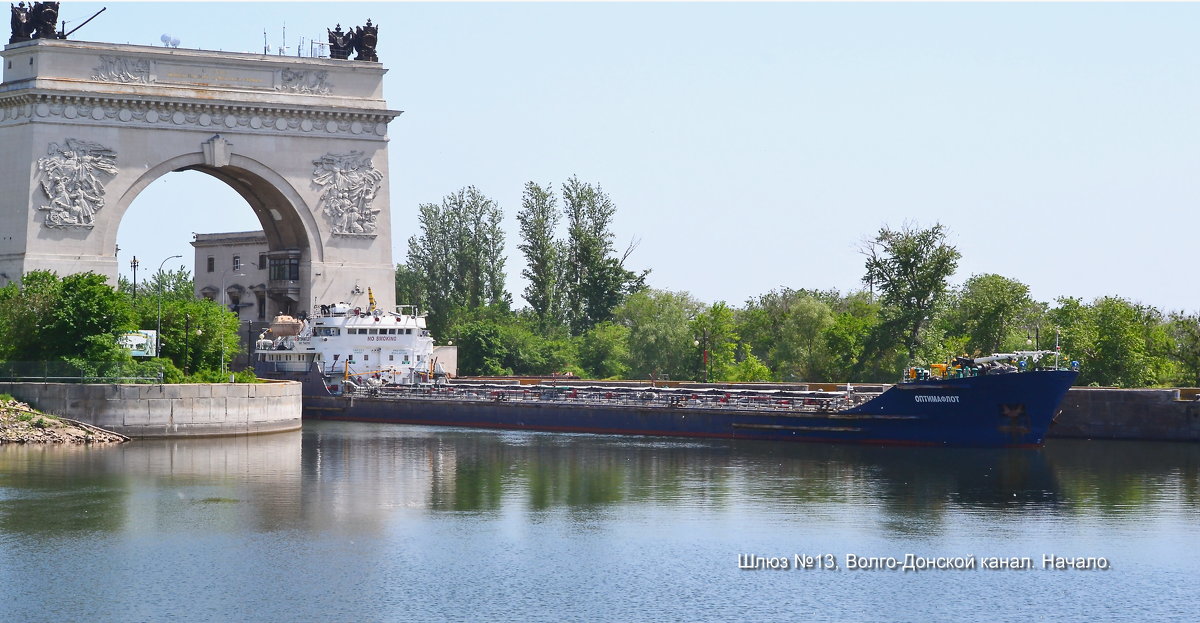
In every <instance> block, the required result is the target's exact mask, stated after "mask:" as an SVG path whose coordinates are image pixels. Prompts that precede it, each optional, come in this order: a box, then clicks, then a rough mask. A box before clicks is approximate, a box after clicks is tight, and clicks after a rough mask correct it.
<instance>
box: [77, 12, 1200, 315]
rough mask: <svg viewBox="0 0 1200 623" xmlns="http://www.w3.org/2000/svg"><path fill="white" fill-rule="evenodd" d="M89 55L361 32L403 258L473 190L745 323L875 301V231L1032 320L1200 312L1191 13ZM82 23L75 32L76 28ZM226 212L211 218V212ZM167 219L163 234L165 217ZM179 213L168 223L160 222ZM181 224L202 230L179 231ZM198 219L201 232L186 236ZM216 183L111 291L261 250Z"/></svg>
mask: <svg viewBox="0 0 1200 623" xmlns="http://www.w3.org/2000/svg"><path fill="white" fill-rule="evenodd" d="M101 6H108V7H109V8H108V11H107V12H106V13H105V14H103V15H101V16H100V17H99V18H97V19H96V20H95V21H93V22H92V23H91V24H89V25H87V26H86V27H84V29H82V30H81V31H80V32H79V33H77V34H76V35H75V36H74V37H73V38H76V39H85V40H94V41H107V42H117V43H134V44H145V45H158V44H159V36H160V35H161V34H163V33H169V34H172V35H173V36H175V37H178V38H179V39H180V40H181V42H182V43H181V47H190V48H203V49H210V50H211V49H218V50H220V49H223V50H233V51H261V50H262V45H263V30H264V29H266V30H267V32H268V38H269V40H270V42H271V45H272V46H273V47H275V46H278V45H279V43H280V40H281V36H282V35H281V29H282V27H283V26H284V24H285V23H286V26H287V44H288V45H289V46H292V51H291V53H292V54H294V53H295V45H296V44H297V41H298V38H299V37H301V36H303V37H305V38H306V39H308V38H312V37H320V36H321V35H322V34H323V33H324V32H325V28H326V27H332V26H333V25H334V24H335V23H338V22H340V23H341V24H342V25H343V26H346V25H351V24H359V23H362V22H365V21H366V19H367V18H371V19H373V20H374V21H375V22H377V23H379V24H380V25H381V28H380V44H379V56H380V60H381V61H382V62H383V64H384V66H385V67H387V68H388V69H389V70H390V71H389V73H388V75H387V78H386V83H385V84H386V88H385V91H386V96H387V100H388V103H389V105H390V107H391V108H393V109H399V110H403V111H405V112H404V114H403V115H402V116H401V117H399V118H398V119H397V120H396V121H394V122H393V123H392V125H391V127H390V136H391V139H392V142H391V144H390V147H389V154H390V166H391V178H390V183H391V185H392V186H391V198H392V206H391V208H392V214H393V217H392V222H393V223H394V232H393V236H394V238H395V248H394V252H395V259H396V260H397V261H403V259H404V257H405V251H406V248H407V240H408V238H409V236H411V235H413V234H414V233H415V224H414V219H415V213H416V207H417V205H418V204H420V203H429V202H438V201H440V200H441V198H442V197H443V196H444V195H446V194H448V193H450V192H452V191H454V190H456V189H458V188H461V187H463V186H467V185H475V186H476V187H478V188H479V189H480V190H482V191H483V192H484V193H485V194H487V195H489V196H491V197H492V198H494V199H496V200H497V201H498V202H499V203H500V205H501V206H502V207H503V208H504V209H505V211H506V223H507V233H508V247H509V261H508V266H507V268H508V273H509V280H508V288H509V290H510V291H511V292H512V293H513V296H514V299H515V301H516V303H517V305H518V306H521V305H524V301H523V299H521V296H520V293H521V291H522V289H523V288H524V285H525V284H524V282H523V281H522V280H521V279H520V278H519V274H520V271H521V269H522V267H523V258H521V257H520V254H519V253H518V252H517V251H516V245H517V243H518V238H517V228H516V220H515V214H516V212H517V210H518V208H519V207H520V194H521V188H522V186H523V185H524V183H525V182H526V181H529V180H533V181H537V182H540V183H543V184H553V185H554V186H556V187H557V186H559V185H560V184H561V183H562V182H563V181H564V180H566V179H567V178H568V177H570V176H571V175H578V176H579V177H580V179H582V180H584V181H589V182H595V183H599V184H600V185H602V186H603V188H604V190H605V191H607V192H608V193H609V195H610V196H611V197H612V198H613V200H614V201H615V203H616V205H617V207H618V212H617V216H616V223H615V226H614V229H615V231H616V234H617V241H616V242H617V246H619V247H624V246H625V245H626V244H628V243H629V241H631V240H632V239H638V240H640V241H641V246H640V247H639V248H638V250H637V251H636V253H634V255H633V256H632V258H631V259H630V262H629V264H628V265H629V267H630V268H633V269H635V270H637V269H642V268H652V269H653V272H652V274H651V276H650V283H651V285H653V286H654V287H658V288H665V289H671V290H685V291H688V292H691V293H692V294H693V295H695V296H696V297H698V298H700V299H702V300H704V301H706V302H713V301H717V300H725V301H728V302H729V303H730V304H733V305H737V306H740V305H742V304H743V303H744V302H745V300H746V299H747V298H749V297H753V296H756V295H759V294H762V293H765V292H767V291H769V290H770V289H772V288H775V287H779V286H788V287H793V288H837V289H839V290H842V291H847V290H851V289H854V288H857V287H859V285H860V284H859V279H860V278H861V276H862V273H863V258H862V256H861V255H860V254H859V252H858V251H859V248H860V246H861V243H862V241H863V240H864V239H866V238H867V237H869V236H870V235H871V234H873V233H874V232H875V231H876V230H877V229H878V228H879V227H880V226H882V225H884V224H889V225H892V226H899V225H901V224H903V223H905V222H906V221H908V222H914V223H917V224H919V225H923V226H927V225H931V224H933V223H934V222H941V223H943V224H945V225H946V226H948V228H949V230H950V232H951V241H952V242H953V243H954V244H955V245H957V247H958V248H959V250H960V251H961V252H962V254H963V259H962V261H961V263H960V267H959V271H958V273H957V274H956V275H955V278H954V281H955V283H961V282H962V281H963V280H965V279H966V278H967V277H969V276H971V275H972V274H977V273H985V272H994V273H999V274H1002V275H1005V276H1007V277H1011V278H1014V279H1017V280H1020V281H1022V282H1024V283H1027V284H1029V285H1030V286H1031V288H1032V292H1033V295H1034V296H1035V297H1036V298H1038V299H1040V300H1051V299H1053V298H1054V297H1057V296H1060V295H1068V296H1079V297H1083V298H1084V299H1091V298H1093V297H1097V296H1103V295H1109V294H1113V295H1120V296H1124V297H1126V298H1129V299H1132V300H1135V301H1141V302H1144V303H1147V304H1151V305H1155V306H1157V307H1159V308H1161V309H1164V310H1173V309H1186V310H1193V311H1194V310H1198V309H1200V287H1198V284H1197V283H1196V280H1195V279H1194V277H1195V274H1196V270H1195V265H1196V260H1195V258H1196V254H1197V250H1196V249H1197V245H1196V243H1195V240H1196V239H1197V237H1200V227H1197V223H1198V221H1200V216H1198V214H1197V207H1198V205H1197V204H1198V201H1197V200H1198V199H1200V175H1198V174H1200V125H1198V123H1197V115H1200V93H1198V91H1197V89H1198V86H1200V82H1198V81H1197V76H1198V75H1200V37H1198V36H1197V33H1200V5H1196V4H1136V3H1135V4H1077V3H1065V4H1026V3H1017V4H990V3H989V4H974V3H972V4H953V3H949V4H947V3H932V4H886V3H885V4H790V3H766V4H744V3H736V4H733V3H730V4H725V3H702V4H690V3H663V4H643V3H594V4H576V3H562V4H559V3H529V4H501V3H486V4H466V3H453V4H419V3H361V4H360V3H342V2H338V3H332V2H320V3H283V2H281V3H266V4H241V3H237V4H235V3H164V4H158V3H121V2H115V3H114V2H110V3H105V4H95V3H73V2H69V1H67V2H64V3H63V5H62V10H61V16H62V17H63V18H64V19H67V20H80V19H82V18H85V17H86V16H87V15H90V14H91V13H92V12H94V11H95V10H98V9H99V7H101ZM76 23H77V22H76ZM214 204H216V205H218V206H219V209H218V210H217V211H213V210H211V209H210V206H212V205H214ZM164 206H165V207H164ZM163 210H170V211H171V214H172V217H171V219H168V220H169V222H168V223H166V224H165V225H166V226H164V224H163V220H159V219H155V220H151V219H150V218H149V217H150V215H152V214H156V213H157V214H161V213H162V211H163ZM189 219H190V220H189ZM197 219H198V220H197ZM257 228H258V226H257V223H256V222H255V221H254V220H253V217H252V215H251V212H250V210H249V209H248V208H247V207H246V206H245V204H244V203H242V201H241V199H239V198H238V197H237V196H236V195H235V194H234V193H233V192H232V191H228V190H226V189H224V187H222V186H221V184H220V183H219V182H216V181H215V180H211V179H210V178H207V177H205V176H203V175H200V174H194V173H193V174H182V173H180V174H172V175H169V176H167V177H166V178H163V179H162V180H160V181H158V182H157V183H155V184H154V185H153V186H151V187H150V188H148V189H147V190H146V191H145V193H144V194H143V197H141V198H139V199H138V201H137V202H136V203H135V204H134V207H133V208H132V209H131V211H130V212H129V216H128V218H127V219H126V220H125V222H124V223H123V225H122V228H121V234H120V245H121V248H122V252H121V255H122V266H123V272H125V273H128V271H129V268H128V258H129V255H130V254H133V253H136V254H137V255H138V256H139V259H142V260H143V266H144V267H148V268H151V269H152V268H153V267H157V265H158V262H160V261H161V260H162V258H165V257H167V256H169V255H172V254H176V253H180V254H183V255H184V256H185V258H189V266H190V258H191V257H192V255H191V247H190V246H188V244H187V243H188V241H189V240H190V239H191V232H193V231H201V232H209V231H231V230H240V229H257Z"/></svg>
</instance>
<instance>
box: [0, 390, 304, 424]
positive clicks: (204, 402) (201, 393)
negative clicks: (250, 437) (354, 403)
mask: <svg viewBox="0 0 1200 623" xmlns="http://www.w3.org/2000/svg"><path fill="white" fill-rule="evenodd" d="M0 393H7V394H11V395H12V396H14V397H15V398H17V399H18V400H21V401H23V402H26V403H29V404H30V405H33V406H34V407H36V408H37V409H39V410H41V411H44V412H47V413H52V414H55V415H60V416H63V417H67V418H71V419H74V420H79V421H81V422H84V423H87V424H91V425H92V426H98V427H100V428H103V429H105V430H110V431H114V432H117V433H121V434H122V435H127V436H129V437H188V436H215V435H247V434H257V433H274V432H280V431H288V430H296V429H298V428H300V425H301V424H300V411H301V403H300V384H299V383H295V382H287V381H279V382H266V383H218V384H185V385H100V384H96V385H85V384H75V383H0Z"/></svg>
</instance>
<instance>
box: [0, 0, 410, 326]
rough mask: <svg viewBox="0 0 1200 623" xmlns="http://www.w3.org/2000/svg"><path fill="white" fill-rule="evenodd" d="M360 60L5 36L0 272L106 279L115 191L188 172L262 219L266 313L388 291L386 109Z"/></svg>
mask: <svg viewBox="0 0 1200 623" xmlns="http://www.w3.org/2000/svg"><path fill="white" fill-rule="evenodd" d="M368 24H369V23H368ZM339 32H340V31H339ZM34 36H36V35H34ZM14 38H16V36H15V35H14ZM338 56H340V57H338ZM367 58H368V60H354V59H352V58H346V54H341V55H335V57H334V58H328V59H326V58H300V57H288V56H271V55H259V54H247V53H234V52H211V51H201V50H181V49H172V48H168V47H163V48H158V47H148V46H135V45H116V44H107V43H90V42H82V41H73V40H66V39H59V38H54V37H45V38H32V39H29V40H26V41H18V42H16V43H10V44H9V45H7V46H6V47H5V48H4V52H3V63H4V82H3V84H0V285H3V284H5V283H8V282H10V281H16V280H19V279H20V276H21V275H22V274H23V273H25V272H27V271H30V270H35V269H49V270H53V271H56V272H58V273H59V274H60V275H64V274H69V273H75V272H83V271H95V272H97V273H100V274H104V275H107V276H108V277H109V278H110V279H111V280H112V281H113V283H115V282H116V278H117V259H116V247H117V229H118V227H119V225H120V223H121V219H122V218H123V217H124V215H125V211H126V210H127V209H128V208H129V205H130V203H131V202H132V201H133V199H134V198H135V197H136V196H137V195H138V193H139V192H141V191H142V190H143V189H144V188H146V187H147V186H148V185H149V184H150V183H151V182H153V181H154V180H156V179H158V178H159V177H161V176H163V175H166V174H168V173H170V172H172V171H183V170H196V171H201V172H204V173H207V174H208V175H211V176H213V177H215V178H217V179H219V180H221V181H223V182H225V183H226V184H228V185H229V186H231V187H232V188H233V189H234V190H236V191H237V192H238V193H239V194H240V195H241V196H242V197H244V198H245V200H246V202H247V203H248V204H249V206H250V208H251V209H253V210H254V213H255V214H256V215H257V216H258V220H259V221H260V222H261V223H262V226H263V230H264V232H265V234H266V238H267V245H268V247H269V253H268V258H269V261H270V262H271V270H270V272H269V275H270V276H269V280H268V282H267V283H266V284H264V286H265V288H266V289H267V293H268V296H269V300H270V301H271V303H270V309H272V312H274V311H277V310H292V311H303V310H307V309H310V308H311V306H312V305H313V304H314V303H327V302H336V301H348V302H351V303H355V302H356V301H357V300H358V299H361V298H362V297H363V295H362V294H361V292H362V290H363V288H365V287H366V286H370V285H373V286H375V287H374V292H375V295H376V297H377V299H379V302H380V303H381V304H383V305H388V306H390V305H392V304H394V301H393V300H392V299H393V297H394V295H395V294H394V287H393V285H392V284H393V283H394V267H393V265H392V252H391V246H392V236H391V229H392V226H391V218H390V214H389V211H388V206H389V197H388V155H387V141H388V137H387V127H388V123H389V122H391V120H392V119H394V118H395V117H396V116H397V115H399V114H400V113H399V112H398V111H393V110H388V108H387V104H386V102H384V99H383V75H384V73H385V72H386V70H385V69H384V68H383V67H382V66H381V65H380V64H379V63H378V62H374V61H372V60H369V59H370V58H372V57H367ZM172 209H173V206H170V205H164V206H161V210H160V214H159V215H158V216H155V217H154V218H156V219H163V220H166V219H170V218H172V216H171V215H172ZM150 225H151V226H150V227H147V229H148V230H150V231H152V230H153V227H152V224H150ZM222 230H223V227H222V225H221V223H219V222H214V223H213V224H212V228H211V231H222ZM360 286H361V287H360ZM362 302H363V303H365V301H362ZM364 307H365V305H364Z"/></svg>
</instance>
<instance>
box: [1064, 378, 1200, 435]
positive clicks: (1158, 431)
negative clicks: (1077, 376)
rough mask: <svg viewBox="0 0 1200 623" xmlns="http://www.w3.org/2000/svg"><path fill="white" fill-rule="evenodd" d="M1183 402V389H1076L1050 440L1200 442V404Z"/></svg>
mask: <svg viewBox="0 0 1200 623" xmlns="http://www.w3.org/2000/svg"><path fill="white" fill-rule="evenodd" d="M1193 395H1194V392H1193V393H1189V394H1187V396H1188V397H1192V396H1193ZM1179 398H1180V390H1178V389H1113V388H1107V387H1072V388H1071V390H1070V391H1068V392H1067V397H1066V398H1065V399H1063V403H1062V413H1061V414H1060V415H1059V416H1058V420H1057V421H1055V423H1054V426H1051V427H1050V432H1049V434H1048V435H1047V437H1051V438H1053V437H1063V438H1083V439H1146V440H1155V441H1200V401H1196V400H1194V399H1193V400H1180V399H1179Z"/></svg>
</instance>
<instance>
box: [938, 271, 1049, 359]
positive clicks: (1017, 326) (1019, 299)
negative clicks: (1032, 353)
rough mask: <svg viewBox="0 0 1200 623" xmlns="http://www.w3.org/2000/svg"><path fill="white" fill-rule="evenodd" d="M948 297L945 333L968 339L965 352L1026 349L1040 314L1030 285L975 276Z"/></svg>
mask: <svg viewBox="0 0 1200 623" xmlns="http://www.w3.org/2000/svg"><path fill="white" fill-rule="evenodd" d="M949 298H950V301H949V303H948V304H947V305H946V313H945V314H944V315H943V320H944V325H945V331H946V333H947V334H948V335H950V336H961V337H963V338H965V340H964V344H965V350H966V352H967V353H970V354H975V355H990V354H992V353H999V352H1007V351H1009V350H1013V349H1014V348H1018V347H1019V348H1023V347H1024V346H1025V344H1024V341H1025V335H1026V334H1027V333H1029V331H1030V329H1029V327H1030V326H1031V325H1032V324H1033V320H1034V318H1035V317H1036V316H1037V315H1038V313H1039V311H1040V309H1039V306H1038V304H1037V303H1035V302H1034V301H1033V299H1031V298H1030V297H1029V286H1027V285H1025V284H1023V283H1021V282H1020V281H1016V280H1013V279H1008V278H1006V277H1002V276H1000V275H995V274H984V275H973V276H972V277H971V278H970V279H967V281H966V283H964V284H963V286H962V288H961V289H960V290H958V291H957V292H954V293H953V294H952V295H951V296H950V297H949Z"/></svg>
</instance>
